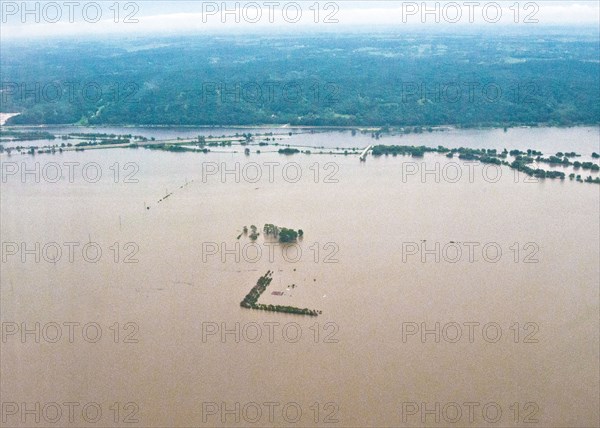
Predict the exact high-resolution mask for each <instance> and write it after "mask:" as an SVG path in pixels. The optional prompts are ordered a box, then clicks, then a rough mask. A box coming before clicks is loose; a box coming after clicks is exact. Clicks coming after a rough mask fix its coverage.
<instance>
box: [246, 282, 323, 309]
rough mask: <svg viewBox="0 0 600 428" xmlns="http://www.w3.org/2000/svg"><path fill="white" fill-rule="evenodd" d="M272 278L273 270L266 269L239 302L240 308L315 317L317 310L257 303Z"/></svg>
mask: <svg viewBox="0 0 600 428" xmlns="http://www.w3.org/2000/svg"><path fill="white" fill-rule="evenodd" d="M272 280H273V272H272V271H271V270H268V271H267V273H266V274H264V275H263V276H261V277H260V278H258V281H257V282H256V285H255V286H254V287H252V290H250V292H249V293H248V294H247V295H246V297H244V300H242V301H241V302H240V306H241V307H242V308H247V309H256V310H260V311H270V312H283V313H286V314H296V315H308V316H311V317H316V316H318V315H319V313H320V312H319V311H317V310H314V309H308V308H296V307H294V306H282V305H264V304H261V303H258V299H259V297H260V296H261V295H262V294H263V293H264V292H265V290H266V289H267V287H268V286H269V284H271V281H272Z"/></svg>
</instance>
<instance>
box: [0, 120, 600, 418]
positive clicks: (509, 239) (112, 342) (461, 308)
mask: <svg viewBox="0 0 600 428" xmlns="http://www.w3.org/2000/svg"><path fill="white" fill-rule="evenodd" d="M116 131H117V133H135V134H137V133H138V131H137V130H136V131H135V132H134V131H131V130H129V129H121V130H119V129H117V130H116ZM196 131H197V130H194V132H196ZM65 132H67V131H65ZM98 132H104V131H98ZM161 132H166V131H164V130H163V131H161ZM229 132H230V130H224V131H223V133H229ZM273 132H277V131H276V130H274V131H273ZM165 135H166V134H165ZM191 135H196V134H191ZM176 136H177V131H172V134H169V135H168V136H165V137H164V138H176ZM597 142H598V129H597V128H569V129H554V128H544V129H511V130H509V131H508V132H506V133H505V132H503V131H502V130H487V131H485V130H478V131H455V130H454V131H448V132H434V133H431V134H429V133H426V134H423V135H405V136H401V137H400V136H396V137H384V138H382V140H381V141H380V143H381V144H414V145H427V146H432V147H437V146H438V145H443V146H446V147H477V148H498V149H503V148H505V147H506V148H507V149H509V150H511V149H515V148H517V149H521V150H526V149H527V148H532V149H537V150H542V151H544V153H546V152H547V153H550V154H551V153H554V152H555V151H558V150H565V149H569V150H574V151H577V152H578V153H581V154H582V159H583V158H585V159H587V158H589V157H590V155H591V152H592V151H594V149H597ZM286 143H287V142H286ZM371 143H373V139H372V138H371V136H370V134H368V135H357V136H356V137H352V136H351V135H350V134H349V133H348V132H345V133H339V132H330V133H325V134H323V133H316V134H300V135H294V136H292V137H290V138H289V144H295V145H299V146H313V147H319V146H324V147H327V148H334V147H342V148H343V147H361V148H364V147H365V146H366V145H368V144H371ZM1 156H2V157H1V160H2V163H3V169H2V171H3V177H2V178H3V180H2V184H1V199H0V202H1V206H2V217H1V220H0V225H1V228H2V245H3V248H2V275H1V278H0V286H1V289H0V299H1V310H2V311H1V312H2V323H3V326H2V334H3V337H2V362H1V364H2V373H3V379H2V384H1V387H2V391H1V393H2V395H5V394H7V393H8V392H10V394H11V401H12V402H14V403H17V406H16V407H8V408H7V409H4V413H3V415H7V417H11V418H13V419H11V424H12V425H9V426H13V425H14V426H30V425H31V424H26V423H21V422H20V421H21V419H19V418H21V417H22V412H23V406H26V405H28V406H29V408H30V409H34V410H32V411H35V403H56V406H54V405H52V406H47V405H46V406H45V407H44V405H43V404H41V406H42V407H41V408H40V410H39V415H40V420H39V422H37V423H36V424H35V426H56V423H52V420H57V419H56V418H57V417H58V416H57V415H58V413H57V412H62V416H61V419H60V421H61V423H60V424H59V425H61V426H63V425H64V426H82V425H85V424H89V423H91V422H90V421H97V422H94V423H96V424H97V425H98V426H122V425H123V424H125V423H127V422H132V426H147V427H164V426H173V427H176V426H177V427H184V426H247V425H254V426H282V425H286V424H289V423H295V424H297V426H344V427H346V426H348V427H361V426H432V425H437V424H440V425H441V426H447V425H449V424H456V425H457V426H523V425H530V424H532V423H533V424H537V425H536V426H548V427H551V426H555V427H558V426H572V427H585V426H591V425H592V424H593V423H594V421H597V420H598V417H599V413H598V406H597V403H598V399H599V398H600V391H599V389H598V384H599V380H600V374H599V369H598V359H599V348H598V343H599V336H598V328H597V316H598V311H599V303H598V302H599V290H598V280H599V275H600V268H599V265H598V254H599V252H600V238H599V236H600V220H599V219H600V193H599V191H598V186H597V185H594V184H588V183H578V182H575V181H570V180H564V181H563V180H548V179H546V180H532V179H531V178H530V177H527V176H525V175H524V174H520V173H518V172H516V171H514V170H512V169H509V168H507V167H504V166H502V167H497V168H494V169H493V170H490V168H486V167H485V165H482V164H470V163H468V162H465V161H462V160H459V159H458V158H455V159H448V158H447V157H445V156H443V155H440V154H437V153H427V154H426V155H425V156H424V157H423V158H412V157H409V156H397V157H395V156H394V157H392V156H382V157H372V156H369V157H368V158H367V160H366V162H359V160H358V158H357V157H356V156H344V155H336V154H316V153H313V154H311V155H306V154H303V153H302V154H297V155H294V156H284V155H281V154H279V153H276V152H275V153H272V152H263V153H260V154H257V153H256V151H255V150H254V148H253V149H252V153H251V154H250V155H249V156H245V155H244V154H243V149H242V150H241V151H240V152H239V153H219V152H209V153H170V152H160V151H153V150H145V149H142V148H139V149H111V150H86V151H82V152H74V151H65V152H64V153H60V154H55V155H47V154H42V155H35V156H27V155H20V154H13V155H11V156H6V154H3V155H1ZM7 164H11V165H14V167H15V168H17V172H15V173H12V171H13V169H12V168H13V166H11V167H10V168H9V167H7ZM7 168H8V169H7ZM36 168H37V170H36ZM7 171H9V172H10V173H7ZM24 171H25V172H24ZM36 171H37V172H36ZM595 176H597V173H595V175H594V177H595ZM265 224H275V225H278V226H281V227H289V228H293V229H302V230H303V231H304V236H303V237H302V239H300V240H298V241H297V243H294V244H281V243H278V242H277V241H274V240H272V239H270V238H269V237H267V236H265V234H264V232H263V226H264V225H265ZM251 225H256V226H257V229H258V232H259V233H260V235H259V236H258V238H257V239H256V240H252V239H251V238H250V237H249V236H248V234H246V233H244V231H243V227H244V226H247V227H250V226H251ZM269 270H270V271H273V281H272V283H271V285H270V286H269V288H268V290H267V292H266V293H264V294H263V295H262V296H261V298H260V299H261V303H265V304H271V305H290V306H294V307H299V308H310V309H316V310H319V311H321V312H322V313H321V314H319V316H318V317H303V316H298V315H291V314H283V313H277V312H266V311H257V310H248V309H245V308H242V307H240V301H241V300H242V299H243V298H244V296H245V295H246V293H248V291H249V290H250V289H251V288H252V287H253V286H254V285H255V284H256V282H257V280H258V278H259V277H261V276H262V275H264V274H265V272H267V271H269ZM32 397H35V399H32ZM25 403H27V404H25ZM64 403H77V405H74V404H64ZM86 406H87V407H86ZM70 410H72V415H71V416H72V420H68V419H67V415H68V414H69V412H70ZM13 411H14V414H15V415H17V416H16V417H15V416H13V415H12V412H13ZM29 418H33V416H29ZM31 420H33V419H31ZM31 420H30V421H31ZM15 421H16V422H15ZM65 421H66V422H65ZM136 421H137V422H136ZM135 424H137V425H135Z"/></svg>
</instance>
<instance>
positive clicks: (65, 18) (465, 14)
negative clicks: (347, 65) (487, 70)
mask: <svg viewBox="0 0 600 428" xmlns="http://www.w3.org/2000/svg"><path fill="white" fill-rule="evenodd" d="M315 4H316V5H318V6H319V7H315ZM515 4H518V5H519V7H517V8H515V7H514V5H515ZM115 5H117V7H115ZM498 5H500V7H498ZM0 11H1V17H0V19H1V21H0V22H1V25H0V36H1V37H2V38H5V39H7V38H13V37H17V38H21V37H49V36H69V35H73V36H77V35H94V34H98V35H102V34H118V33H124V34H177V33H190V32H191V33H207V32H208V33H217V32H232V31H235V32H239V31H242V32H258V31H269V30H274V31H282V30H286V31H293V30H294V29H302V30H303V31H311V30H315V31H337V30H342V29H347V28H348V27H353V28H356V27H371V28H378V27H382V26H394V27H395V28H398V29H400V30H401V29H402V28H404V27H406V28H414V27H415V26H417V27H423V28H429V27H432V30H435V29H436V28H441V27H442V26H444V27H448V28H451V27H457V26H462V27H464V26H469V25H470V26H484V27H488V28H496V27H500V26H512V27H520V28H533V27H541V26H543V25H569V26H572V25H578V26H591V25H594V26H596V27H598V26H599V25H600V3H599V2H598V1H538V2H528V1H520V2H517V1H516V0H511V1H497V2H488V1H469V0H467V1H456V2H448V1H440V2H421V1H414V2H413V1H335V2H333V1H319V2H317V1H315V0H311V1H296V2H291V1H290V2H288V1H270V0H265V1H255V2H222V1H134V2H128V1H114V0H111V1H106V2H102V1H97V2H93V1H89V2H88V1H73V2H69V1H56V2H50V1H42V2H27V3H26V7H23V2H21V1H1V2H0Z"/></svg>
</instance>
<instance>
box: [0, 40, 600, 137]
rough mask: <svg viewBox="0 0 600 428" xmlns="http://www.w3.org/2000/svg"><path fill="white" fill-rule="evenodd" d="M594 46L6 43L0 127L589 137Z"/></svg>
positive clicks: (596, 115)
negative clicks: (506, 130) (405, 130)
mask: <svg viewBox="0 0 600 428" xmlns="http://www.w3.org/2000/svg"><path fill="white" fill-rule="evenodd" d="M598 58H600V50H599V44H598V35H597V32H591V33H588V34H584V33H577V34H575V33H569V30H567V29H564V28H563V29H560V30H556V31H546V32H545V33H544V35H540V34H539V33H538V34H534V33H532V34H527V33H521V34H516V35H506V34H500V32H497V33H493V32H489V31H488V32H487V33H484V34H467V33H464V34H459V33H456V34H444V35H432V34H425V33H415V34H408V33H399V32H393V31H389V32H386V31H382V32H380V33H376V34H349V33H345V34H340V33H336V34H320V35H316V34H313V35H303V36H290V35H277V36H274V35H254V36H249V35H244V36H218V37H217V36H193V37H192V36H187V37H177V38H174V37H172V38H156V39H148V38H144V39H135V38H132V39H118V40H117V39H103V40H96V39H89V40H83V41H77V42H74V41H73V40H69V41H61V40H58V39H56V40H55V39H49V40H46V41H39V40H36V41H35V42H24V41H7V42H6V43H5V42H4V41H3V43H2V55H1V56H0V66H1V68H2V76H1V81H2V82H1V83H2V93H1V105H0V111H2V112H20V113H21V115H20V116H17V117H14V118H12V119H10V121H9V122H8V123H9V124H41V123H46V124H58V123H60V124H63V123H81V124H140V125H161V124H162V125H232V124H240V125H256V124H274V123H289V124H293V125H311V126H317V125H336V126H360V125H377V126H385V125H396V126H433V125H445V124H452V125H457V126H463V127H475V126H511V125H521V124H527V125H532V124H546V125H561V126H562V125H574V124H598V123H600V105H599V104H598V102H597V100H598V93H599V92H600V63H599V61H598Z"/></svg>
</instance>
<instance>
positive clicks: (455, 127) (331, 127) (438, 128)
mask: <svg viewBox="0 0 600 428" xmlns="http://www.w3.org/2000/svg"><path fill="white" fill-rule="evenodd" d="M3 114H5V113H0V126H2V127H3V128H8V129H25V128H92V129H96V128H124V129H128V128H141V129H281V130H287V129H300V130H320V131H327V130H334V131H352V130H357V131H365V132H375V131H381V130H383V129H388V130H390V131H391V130H394V131H401V130H403V129H415V128H420V129H422V130H423V132H427V130H428V129H429V128H431V129H432V130H433V131H434V132H444V131H456V130H462V131H466V130H483V131H485V130H495V129H504V128H506V129H536V128H539V129H544V128H557V129H569V128H600V123H591V124H574V125H550V124H546V123H538V124H535V125H524V124H523V125H497V126H458V125H450V124H446V125H405V126H390V125H357V126H336V125H290V124H258V125H177V124H172V125H136V124H125V125H123V124H95V125H82V124H73V123H66V124H29V125H28V124H19V125H10V124H8V125H7V124H6V121H8V120H9V119H10V118H11V117H15V116H18V115H19V114H20V113H15V114H11V115H10V116H8V117H7V118H5V119H4V121H3V120H2V117H1V115H3ZM386 132H389V131H386Z"/></svg>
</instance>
